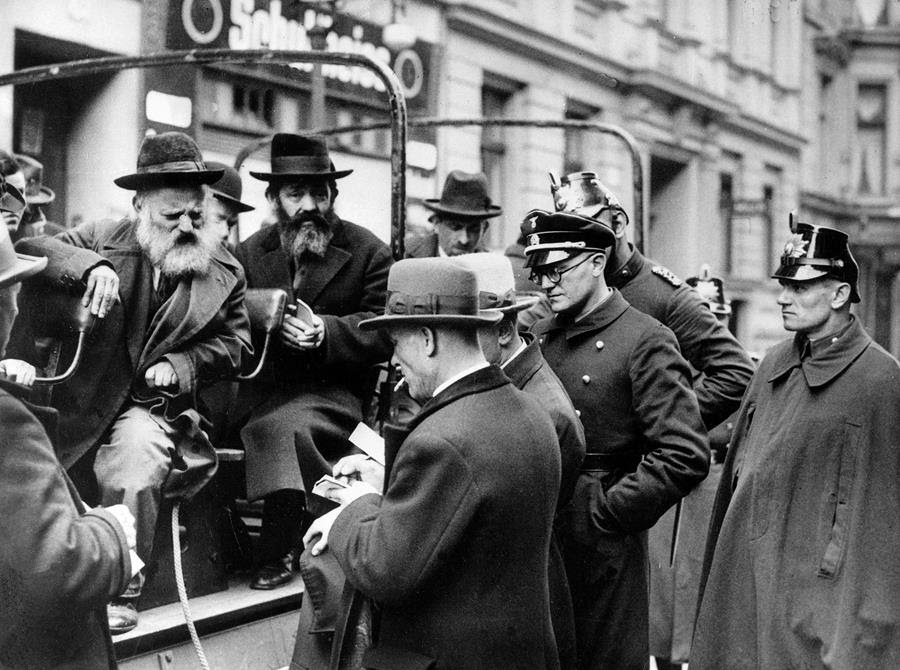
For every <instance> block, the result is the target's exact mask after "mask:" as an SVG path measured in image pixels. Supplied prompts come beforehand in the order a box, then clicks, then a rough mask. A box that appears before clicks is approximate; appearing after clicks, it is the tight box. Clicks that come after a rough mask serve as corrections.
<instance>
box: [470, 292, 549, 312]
mask: <svg viewBox="0 0 900 670" xmlns="http://www.w3.org/2000/svg"><path fill="white" fill-rule="evenodd" d="M540 299H541V298H540V296H536V295H518V296H516V302H515V304H514V305H507V306H506V307H491V308H489V309H484V310H482V311H483V312H500V313H501V314H512V313H514V312H521V311H522V310H524V309H528V308H529V307H534V306H535V305H536V304H538V301H540Z"/></svg>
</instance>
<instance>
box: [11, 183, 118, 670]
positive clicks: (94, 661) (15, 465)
mask: <svg viewBox="0 0 900 670" xmlns="http://www.w3.org/2000/svg"><path fill="white" fill-rule="evenodd" d="M11 188H14V187H12V186H9V185H7V184H4V183H3V182H2V180H0V200H2V198H3V196H5V195H6V193H7V190H8V189H11ZM46 265H47V259H46V258H38V257H35V256H27V255H24V254H16V253H15V251H13V245H12V241H11V240H10V237H9V231H8V230H7V228H6V227H5V226H4V227H2V228H0V358H2V356H3V352H4V350H5V349H6V344H7V341H8V338H9V335H10V332H11V329H12V326H13V321H14V320H15V318H16V312H17V298H18V293H19V288H20V283H19V282H20V281H21V280H23V279H26V278H28V277H30V276H33V275H36V274H37V273H39V272H40V271H41V270H43V269H44V267H45V266H46ZM30 392H31V389H29V388H28V387H27V386H24V385H22V384H18V383H16V382H15V381H13V380H11V379H8V378H6V376H5V374H4V372H3V370H2V369H0V426H2V431H3V440H2V443H0V505H2V507H3V509H4V510H5V512H4V513H3V514H2V515H0V537H3V543H2V545H0V590H2V593H3V598H2V600H0V666H2V667H4V668H6V667H8V668H13V667H15V668H61V667H67V668H74V667H79V668H87V667H91V668H109V667H114V666H115V656H114V654H113V649H112V641H111V640H110V637H109V631H108V630H107V625H106V603H107V602H108V600H109V598H111V597H113V596H115V595H117V594H118V593H119V592H120V591H122V590H124V589H125V586H126V584H127V583H128V580H129V578H130V577H131V569H132V566H131V551H132V548H133V547H134V518H133V517H132V516H131V513H130V512H129V511H128V509H127V508H126V507H125V506H124V505H113V506H111V507H109V508H97V509H93V510H89V511H86V509H85V506H84V504H83V503H82V502H81V498H80V497H79V496H78V495H77V494H76V493H75V490H74V487H73V486H72V483H71V482H70V481H69V478H68V477H67V476H66V474H65V472H64V471H63V469H62V468H61V467H60V464H59V461H58V460H57V458H56V454H55V453H54V449H53V440H55V437H56V423H57V418H58V417H57V414H56V412H55V410H52V409H48V408H46V407H38V406H35V405H32V404H31V403H29V402H28V399H29V396H30Z"/></svg>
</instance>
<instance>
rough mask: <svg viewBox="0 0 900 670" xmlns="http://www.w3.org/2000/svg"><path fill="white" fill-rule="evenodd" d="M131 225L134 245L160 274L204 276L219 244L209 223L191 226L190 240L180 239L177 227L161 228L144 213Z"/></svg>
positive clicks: (180, 234)
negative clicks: (174, 228) (133, 226)
mask: <svg viewBox="0 0 900 670" xmlns="http://www.w3.org/2000/svg"><path fill="white" fill-rule="evenodd" d="M135 225H136V227H135V235H136V236H137V240H138V244H140V245H141V249H143V251H144V253H145V254H147V258H149V259H150V262H151V263H152V264H153V266H154V267H156V268H159V271H160V272H161V273H162V274H164V275H167V276H183V275H204V274H206V272H207V271H208V270H209V265H210V262H211V260H212V252H213V250H214V249H215V248H216V245H217V244H218V243H219V241H218V239H217V237H216V232H215V230H214V229H213V227H212V226H208V225H205V224H204V225H202V226H201V227H200V228H195V229H194V234H193V240H191V241H181V240H182V238H183V237H184V236H183V235H182V233H180V232H179V231H178V230H177V229H176V230H173V231H167V230H164V229H163V228H162V227H160V226H158V225H156V224H155V223H153V222H152V221H151V220H150V217H149V215H147V214H145V213H144V212H140V213H138V218H137V222H136V224H135Z"/></svg>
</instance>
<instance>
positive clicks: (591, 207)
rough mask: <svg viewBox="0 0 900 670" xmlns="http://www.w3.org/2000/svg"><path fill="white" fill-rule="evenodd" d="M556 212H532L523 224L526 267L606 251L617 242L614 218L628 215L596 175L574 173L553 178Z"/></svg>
mask: <svg viewBox="0 0 900 670" xmlns="http://www.w3.org/2000/svg"><path fill="white" fill-rule="evenodd" d="M550 192H551V194H552V195H553V206H554V210H555V211H553V212H545V211H543V210H540V209H534V210H531V211H530V212H529V213H528V214H526V215H525V219H524V221H523V222H522V234H523V236H524V238H525V241H526V243H527V246H526V248H525V255H526V257H527V258H526V260H525V267H535V266H539V265H547V264H549V263H556V262H558V261H561V260H564V259H565V258H567V257H568V256H570V255H572V254H574V253H581V252H583V251H604V250H606V249H607V248H608V247H610V246H612V245H613V244H614V243H615V234H614V233H613V228H612V224H613V217H614V216H615V215H616V214H621V215H622V216H624V217H625V220H626V223H627V220H628V215H627V214H626V212H625V210H624V209H623V208H622V205H621V204H620V203H619V200H618V198H616V196H615V195H614V194H613V193H612V191H610V190H609V189H608V188H606V187H605V186H604V185H603V184H602V183H601V182H600V179H599V178H598V177H597V174H596V173H595V172H573V173H572V174H568V175H566V176H565V177H563V178H562V179H561V180H560V183H559V184H557V182H556V179H555V177H554V176H553V175H552V174H551V175H550Z"/></svg>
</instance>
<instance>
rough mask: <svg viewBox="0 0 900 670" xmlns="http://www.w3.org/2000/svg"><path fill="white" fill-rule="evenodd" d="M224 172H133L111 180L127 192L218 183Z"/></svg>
mask: <svg viewBox="0 0 900 670" xmlns="http://www.w3.org/2000/svg"><path fill="white" fill-rule="evenodd" d="M224 174H225V170H194V171H191V172H187V171H185V172H135V173H134V174H127V175H125V176H124V177H118V178H117V179H113V183H114V184H115V185H116V186H118V187H120V188H124V189H127V190H129V191H137V190H138V189H141V188H152V187H154V186H160V185H164V184H171V183H181V184H212V183H215V182H217V181H219V180H220V179H221V178H222V175H224Z"/></svg>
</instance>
